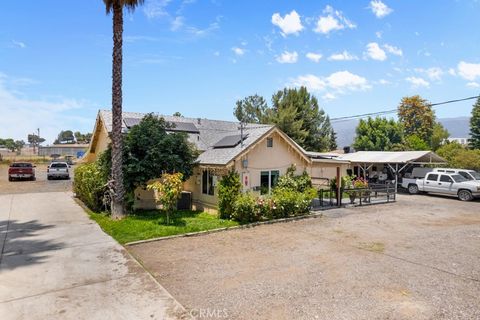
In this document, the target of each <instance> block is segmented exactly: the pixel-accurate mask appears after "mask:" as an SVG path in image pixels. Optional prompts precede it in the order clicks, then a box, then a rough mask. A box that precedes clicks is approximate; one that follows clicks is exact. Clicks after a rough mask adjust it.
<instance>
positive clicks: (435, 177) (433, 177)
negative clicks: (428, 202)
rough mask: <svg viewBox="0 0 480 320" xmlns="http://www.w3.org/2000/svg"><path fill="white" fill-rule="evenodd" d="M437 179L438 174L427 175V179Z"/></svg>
mask: <svg viewBox="0 0 480 320" xmlns="http://www.w3.org/2000/svg"><path fill="white" fill-rule="evenodd" d="M437 179H438V174H429V175H428V176H427V180H428V181H437Z"/></svg>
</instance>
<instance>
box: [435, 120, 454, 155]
mask: <svg viewBox="0 0 480 320" xmlns="http://www.w3.org/2000/svg"><path fill="white" fill-rule="evenodd" d="M448 137H450V133H449V132H448V131H447V129H445V128H444V127H443V125H442V124H441V123H440V122H435V124H434V125H433V130H432V137H431V138H430V147H431V148H432V150H434V151H435V150H437V149H438V148H440V146H442V145H443V144H444V143H445V141H446V140H447V138H448Z"/></svg>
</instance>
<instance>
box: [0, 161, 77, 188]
mask: <svg viewBox="0 0 480 320" xmlns="http://www.w3.org/2000/svg"><path fill="white" fill-rule="evenodd" d="M36 166H37V167H36V168H35V175H36V178H37V179H36V181H26V180H23V181H12V182H10V181H8V166H7V165H0V194H11V193H31V192H56V191H70V190H71V189H72V181H71V180H50V181H49V180H47V165H46V164H38V165H36ZM73 168H74V167H72V168H71V169H70V171H72V169H73ZM70 175H72V173H70Z"/></svg>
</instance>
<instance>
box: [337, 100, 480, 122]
mask: <svg viewBox="0 0 480 320" xmlns="http://www.w3.org/2000/svg"><path fill="white" fill-rule="evenodd" d="M477 98H480V96H474V97H468V98H462V99H454V100H447V101H442V102H436V103H430V104H428V106H430V107H435V106H440V105H444V104H449V103H455V102H461V101H467V100H473V99H477ZM397 110H398V109H392V110H384V111H378V112H370V113H363V114H357V115H354V116H345V117H338V118H331V119H330V121H331V122H341V121H347V120H352V119H358V118H365V117H371V116H380V115H384V114H390V113H396V112H397Z"/></svg>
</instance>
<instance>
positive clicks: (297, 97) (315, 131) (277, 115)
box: [233, 87, 336, 151]
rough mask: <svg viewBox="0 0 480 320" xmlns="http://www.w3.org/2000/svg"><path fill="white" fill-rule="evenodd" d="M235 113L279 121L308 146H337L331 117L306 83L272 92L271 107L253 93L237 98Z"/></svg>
mask: <svg viewBox="0 0 480 320" xmlns="http://www.w3.org/2000/svg"><path fill="white" fill-rule="evenodd" d="M233 113H234V115H235V116H236V117H237V119H238V120H239V121H242V122H250V123H262V124H275V125H277V126H278V127H279V128H280V129H281V130H282V131H283V132H285V133H286V134H287V135H288V136H289V137H290V138H292V139H293V140H295V141H296V142H297V143H298V144H299V145H301V146H302V147H303V148H305V149H307V150H310V151H327V150H332V149H336V136H335V132H334V131H333V128H332V126H331V123H330V119H329V117H328V116H327V115H326V114H325V112H324V111H323V110H322V109H321V108H319V106H318V100H317V98H315V97H314V96H313V95H311V94H310V93H309V92H308V90H307V88H305V87H301V88H298V89H291V88H285V89H283V90H279V91H278V92H276V93H275V94H274V95H273V96H272V106H271V107H269V106H268V105H267V102H266V101H265V99H264V98H263V97H261V96H258V95H254V96H249V97H247V98H245V99H243V100H239V101H237V105H236V107H235V109H234V112H233Z"/></svg>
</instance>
